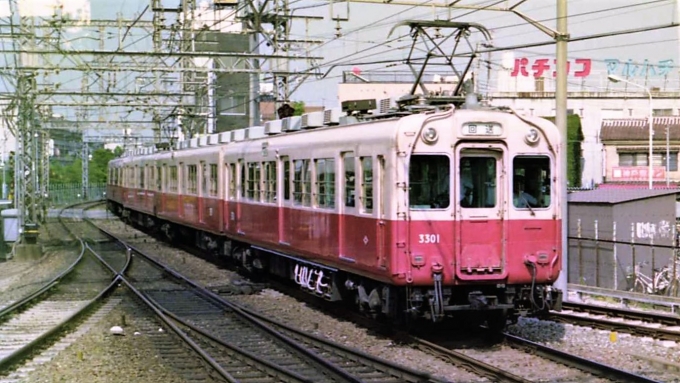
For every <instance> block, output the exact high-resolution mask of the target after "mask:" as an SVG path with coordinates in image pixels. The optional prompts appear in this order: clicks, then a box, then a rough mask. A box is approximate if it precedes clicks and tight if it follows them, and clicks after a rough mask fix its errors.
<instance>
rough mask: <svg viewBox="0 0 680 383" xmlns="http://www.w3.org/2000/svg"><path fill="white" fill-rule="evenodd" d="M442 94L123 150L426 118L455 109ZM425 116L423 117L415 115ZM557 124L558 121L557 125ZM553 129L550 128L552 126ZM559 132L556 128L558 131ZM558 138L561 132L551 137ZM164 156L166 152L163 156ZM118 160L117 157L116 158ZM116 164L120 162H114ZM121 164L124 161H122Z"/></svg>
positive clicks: (160, 149) (130, 154) (144, 151)
mask: <svg viewBox="0 0 680 383" xmlns="http://www.w3.org/2000/svg"><path fill="white" fill-rule="evenodd" d="M440 101H442V100H439V97H436V96H435V97H429V98H424V97H422V96H421V97H420V98H417V99H416V98H412V97H411V98H403V99H400V100H396V99H393V98H391V99H382V100H374V99H366V100H351V101H345V102H343V103H342V106H341V107H336V108H331V109H326V110H323V111H317V112H311V113H306V114H303V115H301V116H289V117H284V118H281V119H277V120H272V121H267V122H265V123H264V125H260V126H251V127H247V128H243V129H236V130H231V131H226V132H221V133H214V134H209V135H202V136H199V137H194V138H191V139H188V140H182V141H178V142H176V143H175V144H174V145H169V144H167V143H165V145H157V146H150V147H143V148H134V149H129V150H127V151H126V152H125V153H124V154H123V157H122V158H123V159H124V158H134V157H139V156H143V157H148V156H151V155H153V156H151V158H158V155H159V154H161V153H171V152H176V153H179V152H182V151H184V150H189V149H191V150H192V151H196V150H197V149H200V148H208V147H221V146H224V145H227V147H228V146H229V144H230V143H235V142H244V141H255V140H258V139H263V138H267V137H272V136H276V137H280V136H287V135H290V136H291V137H292V136H295V137H297V134H295V133H299V134H303V132H310V131H329V132H331V133H333V132H332V131H333V130H334V128H338V127H349V126H363V125H365V124H372V125H373V126H376V125H379V124H380V123H381V122H388V121H397V120H400V119H403V118H404V117H409V118H408V119H409V120H410V119H412V118H413V119H419V118H420V119H424V118H426V117H425V115H429V114H431V113H433V112H443V111H446V110H450V109H452V108H453V109H455V106H454V105H453V104H442V103H440ZM462 110H471V111H481V112H489V111H491V112H496V113H503V112H505V113H507V114H509V115H511V114H514V115H516V116H517V117H518V118H519V119H521V120H523V121H525V122H530V123H532V124H535V125H538V126H541V127H542V128H547V127H548V126H549V125H553V124H552V123H550V122H549V121H547V120H545V119H542V118H538V117H529V116H519V115H517V113H514V112H513V111H512V110H510V109H507V108H494V107H489V106H486V105H481V104H477V103H476V102H475V103H474V104H473V105H471V106H470V107H465V106H464V107H463V108H462ZM415 116H421V117H415ZM553 126H554V125H553ZM548 131H549V130H548ZM556 133H557V132H555V134H556ZM363 134H364V135H374V134H391V132H381V133H378V132H374V131H373V129H367V130H366V131H364V132H363ZM551 138H552V139H558V138H559V137H558V135H557V134H556V135H555V137H551ZM161 157H162V156H161ZM114 161H115V160H114ZM114 164H116V163H115V162H114ZM118 164H120V163H118Z"/></svg>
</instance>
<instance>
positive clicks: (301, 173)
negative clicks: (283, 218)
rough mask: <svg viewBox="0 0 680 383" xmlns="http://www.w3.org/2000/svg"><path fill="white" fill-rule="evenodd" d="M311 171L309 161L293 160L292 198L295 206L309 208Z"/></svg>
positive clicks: (310, 202) (310, 200)
mask: <svg viewBox="0 0 680 383" xmlns="http://www.w3.org/2000/svg"><path fill="white" fill-rule="evenodd" d="M311 172H312V171H311V169H310V167H309V160H295V174H294V175H293V198H294V203H295V204H296V205H302V206H311V204H312V199H311V192H312V190H311V187H312V184H311Z"/></svg>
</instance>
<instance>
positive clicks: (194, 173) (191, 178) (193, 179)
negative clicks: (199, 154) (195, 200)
mask: <svg viewBox="0 0 680 383" xmlns="http://www.w3.org/2000/svg"><path fill="white" fill-rule="evenodd" d="M186 193H187V194H194V195H196V194H198V169H197V166H196V165H187V187H186Z"/></svg>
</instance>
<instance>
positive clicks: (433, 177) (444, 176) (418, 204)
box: [408, 154, 451, 209]
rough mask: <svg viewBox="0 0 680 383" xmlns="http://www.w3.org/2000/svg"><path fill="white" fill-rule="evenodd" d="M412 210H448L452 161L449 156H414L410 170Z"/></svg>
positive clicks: (410, 202) (409, 198)
mask: <svg viewBox="0 0 680 383" xmlns="http://www.w3.org/2000/svg"><path fill="white" fill-rule="evenodd" d="M408 179H409V185H408V186H409V191H408V200H409V206H410V208H411V209H446V208H448V207H449V205H450V201H451V160H450V159H449V157H448V156H445V155H441V154H435V155H424V154H414V155H412V156H411V162H410V164H409V168H408Z"/></svg>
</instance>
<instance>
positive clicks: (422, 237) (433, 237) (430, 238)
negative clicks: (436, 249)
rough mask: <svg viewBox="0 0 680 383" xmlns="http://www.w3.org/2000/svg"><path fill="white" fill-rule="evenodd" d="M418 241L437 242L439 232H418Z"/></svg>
mask: <svg viewBox="0 0 680 383" xmlns="http://www.w3.org/2000/svg"><path fill="white" fill-rule="evenodd" d="M418 243H439V234H418Z"/></svg>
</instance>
